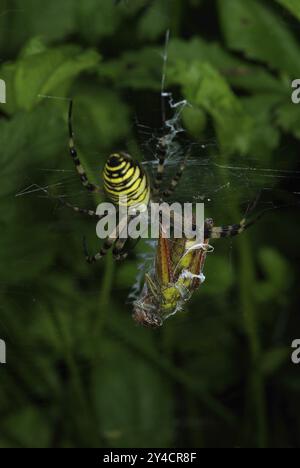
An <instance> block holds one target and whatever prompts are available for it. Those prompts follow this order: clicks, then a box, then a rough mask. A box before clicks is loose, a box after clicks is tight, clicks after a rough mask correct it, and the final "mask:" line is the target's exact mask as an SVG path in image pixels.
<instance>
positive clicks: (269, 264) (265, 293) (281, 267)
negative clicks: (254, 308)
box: [255, 247, 293, 303]
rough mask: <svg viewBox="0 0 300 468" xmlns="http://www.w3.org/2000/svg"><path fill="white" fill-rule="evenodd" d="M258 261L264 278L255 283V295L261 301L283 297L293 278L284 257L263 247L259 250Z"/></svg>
mask: <svg viewBox="0 0 300 468" xmlns="http://www.w3.org/2000/svg"><path fill="white" fill-rule="evenodd" d="M259 261H260V264H261V267H262V269H263V272H264V275H265V280H264V281H260V282H258V283H257V284H256V285H255V295H256V297H257V299H258V300H259V301H261V302H267V301H272V300H276V301H278V302H279V303H280V302H282V300H283V299H284V293H286V291H287V290H288V289H289V287H290V286H291V284H292V281H293V278H292V275H291V271H290V268H289V265H288V263H287V261H286V260H285V258H283V257H282V255H281V254H280V253H279V252H277V251H276V250H274V249H272V248H269V247H264V248H261V249H260V251H259Z"/></svg>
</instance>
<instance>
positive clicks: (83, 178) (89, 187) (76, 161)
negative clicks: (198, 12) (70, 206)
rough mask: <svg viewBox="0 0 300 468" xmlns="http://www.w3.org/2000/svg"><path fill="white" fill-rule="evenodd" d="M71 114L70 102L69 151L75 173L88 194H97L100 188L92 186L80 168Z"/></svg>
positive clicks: (81, 167) (82, 168)
mask: <svg viewBox="0 0 300 468" xmlns="http://www.w3.org/2000/svg"><path fill="white" fill-rule="evenodd" d="M72 113H73V101H70V106H69V114H68V128H69V151H70V155H71V158H72V160H73V162H74V164H75V168H76V171H77V173H78V175H79V178H80V180H81V183H82V185H83V186H84V187H85V188H86V189H87V190H88V191H89V192H99V191H100V188H99V187H98V186H97V185H95V184H92V183H91V182H90V181H89V180H88V177H87V174H86V172H85V170H84V167H83V166H82V164H81V162H80V159H79V156H78V153H77V150H76V147H75V143H74V132H73V125H72Z"/></svg>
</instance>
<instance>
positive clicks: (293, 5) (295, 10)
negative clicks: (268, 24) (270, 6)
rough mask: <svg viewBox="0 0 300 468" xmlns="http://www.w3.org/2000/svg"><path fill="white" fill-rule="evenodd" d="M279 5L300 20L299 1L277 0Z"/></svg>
mask: <svg viewBox="0 0 300 468" xmlns="http://www.w3.org/2000/svg"><path fill="white" fill-rule="evenodd" d="M275 1H276V2H277V3H279V4H280V5H282V6H283V7H285V8H287V10H289V11H290V12H291V13H292V14H293V15H295V16H296V18H298V19H300V4H299V1H298V0H275Z"/></svg>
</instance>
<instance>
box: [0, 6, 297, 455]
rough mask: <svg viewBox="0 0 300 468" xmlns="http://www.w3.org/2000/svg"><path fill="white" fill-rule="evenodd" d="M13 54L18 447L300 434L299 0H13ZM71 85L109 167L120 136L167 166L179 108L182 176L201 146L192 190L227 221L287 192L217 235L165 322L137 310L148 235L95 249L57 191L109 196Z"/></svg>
mask: <svg viewBox="0 0 300 468" xmlns="http://www.w3.org/2000/svg"><path fill="white" fill-rule="evenodd" d="M167 31H169V34H170V40H169V41H167V43H166V35H167ZM0 52H1V53H0V60H1V66H0V78H1V79H2V80H5V82H6V92H7V96H6V100H7V102H6V104H2V105H1V109H0V112H1V115H0V142H1V156H0V164H1V174H2V177H1V185H0V203H1V210H0V218H1V219H0V224H1V243H0V293H1V302H0V338H1V339H3V340H5V342H6V347H7V363H6V365H0V382H1V385H0V446H1V447H178V448H181V447H186V448H187V447H299V446H300V440H299V434H300V406H299V401H300V400H299V390H300V367H297V366H296V365H295V364H292V362H291V351H292V349H291V343H292V341H293V340H294V339H295V338H300V320H299V286H298V284H299V280H300V274H299V261H300V257H299V237H300V224H299V222H298V221H297V220H298V219H299V210H298V206H297V205H298V202H299V193H300V181H299V177H300V172H299V171H300V168H299V154H298V152H299V138H300V107H299V106H297V105H295V104H292V102H291V94H292V88H291V82H292V80H294V79H297V78H300V5H299V2H297V1H296V0H295V1H291V0H269V1H267V0H259V1H258V0H248V1H242V0H222V1H221V0H219V1H217V0H185V1H184V0H172V1H171V0H170V1H168V0H164V1H163V0H153V1H146V0H127V1H126V0H124V1H113V0H101V1H100V0H84V1H83V0H80V1H78V0H77V1H75V0H51V2H46V3H45V2H42V1H41V0H27V1H26V2H23V1H21V0H1V2H0ZM162 85H163V89H165V90H167V91H168V92H171V93H172V95H170V96H169V97H168V98H166V99H165V100H164V102H165V108H166V117H165V118H164V115H163V112H162V105H161V102H162V99H161V90H162ZM69 98H73V100H74V131H75V136H76V144H77V147H78V150H79V153H80V157H81V159H82V162H83V164H84V166H85V168H86V170H87V172H88V174H89V176H90V178H91V180H92V181H94V182H98V183H99V184H101V170H102V168H103V165H104V163H105V160H106V158H107V156H108V155H109V154H110V153H111V152H113V151H116V150H118V149H124V150H127V151H128V152H130V153H131V154H132V155H133V156H134V157H135V158H137V159H139V160H140V161H143V163H144V164H145V167H146V168H148V169H149V172H150V173H151V170H152V169H153V167H155V154H154V151H153V148H154V146H155V142H156V141H157V138H159V136H161V135H162V134H163V132H164V131H165V130H166V126H165V125H164V123H165V120H166V119H167V120H169V121H170V120H171V123H172V125H173V130H171V131H173V132H174V131H175V132H177V131H178V132H179V133H178V135H177V136H176V141H177V142H178V143H177V144H178V152H176V151H175V153H174V154H173V155H172V157H170V158H169V160H168V163H167V169H168V170H167V175H169V176H171V175H172V174H173V172H174V167H175V170H176V165H177V163H178V161H179V160H180V158H181V157H182V155H183V154H184V153H185V151H187V150H191V158H190V162H189V164H188V170H187V172H186V174H185V175H184V177H183V179H182V183H181V185H180V188H179V192H177V194H176V195H174V199H176V200H177V199H179V200H182V201H183V200H187V199H188V200H190V201H199V200H201V201H204V202H205V209H206V214H207V215H208V216H213V218H214V220H215V223H216V224H217V225H220V224H230V223H235V222H238V221H239V219H240V218H241V217H242V216H243V214H244V213H245V211H246V210H247V208H248V207H249V204H251V203H252V202H253V200H254V199H255V198H256V197H257V195H258V194H260V198H259V202H258V204H257V206H256V208H255V212H256V213H257V214H259V213H260V212H261V211H263V210H265V209H267V210H269V211H268V213H267V214H266V215H265V216H264V217H263V218H262V219H260V220H259V221H258V222H257V223H256V225H254V226H253V227H252V228H251V229H249V231H247V233H245V234H243V235H241V236H239V237H238V238H235V239H231V240H218V241H216V242H215V243H214V247H215V251H214V253H212V254H210V255H209V257H208V259H207V262H206V266H205V276H206V281H205V283H204V284H203V285H202V286H201V288H200V289H199V291H197V292H196V293H195V294H194V296H193V298H192V300H191V301H190V302H189V304H188V305H187V308H186V310H185V311H184V312H180V313H178V314H177V315H176V316H174V317H171V318H170V319H169V320H168V321H166V322H165V324H164V326H163V327H162V328H161V329H159V330H148V329H142V328H140V327H138V326H137V325H136V324H135V323H134V322H133V320H132V318H131V313H132V304H131V303H130V297H131V296H130V294H131V295H132V293H136V292H137V291H138V285H139V280H140V281H142V280H143V273H144V270H145V268H146V266H145V265H144V263H145V261H144V256H145V253H146V252H148V255H149V256H151V249H150V250H149V246H148V245H147V243H146V242H141V243H140V244H139V245H138V247H137V248H136V249H135V250H134V251H132V252H131V253H130V256H129V258H128V259H127V260H126V261H125V262H123V263H116V262H114V261H113V260H112V257H111V255H108V256H107V257H106V258H105V259H104V260H103V261H102V262H99V264H97V265H93V266H90V265H87V264H86V262H85V259H84V255H83V249H82V238H83V236H84V235H85V236H86V237H87V239H88V243H89V247H90V250H91V251H93V252H96V251H97V250H98V249H99V240H98V239H97V237H96V233H95V222H94V221H93V220H91V219H85V218H82V217H81V216H79V215H77V214H76V213H73V212H72V211H70V210H68V209H66V208H64V207H62V206H61V205H60V204H59V203H58V202H57V200H55V196H56V195H57V194H59V195H61V196H64V197H66V200H68V201H69V202H71V203H74V204H77V205H79V206H81V207H86V208H94V207H95V206H96V205H97V203H98V202H99V201H101V196H100V197H98V198H96V197H95V196H94V195H91V194H88V193H86V192H85V190H84V188H83V187H82V186H81V184H80V181H79V179H78V177H77V175H76V173H75V171H74V168H73V165H72V161H71V160H70V156H69V154H68V133H67V112H68V105H69V102H68V99H69ZM183 100H186V101H187V102H188V103H187V104H181V105H179V106H176V103H178V102H180V101H183ZM168 128H169V129H170V126H169V127H168ZM177 137H178V138H177ZM152 254H153V253H152Z"/></svg>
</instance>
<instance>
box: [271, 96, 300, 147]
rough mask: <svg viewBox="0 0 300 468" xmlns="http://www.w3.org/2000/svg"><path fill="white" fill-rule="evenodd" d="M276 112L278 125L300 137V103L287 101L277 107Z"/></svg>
mask: <svg viewBox="0 0 300 468" xmlns="http://www.w3.org/2000/svg"><path fill="white" fill-rule="evenodd" d="M276 114H277V122H278V125H280V127H281V128H282V129H283V130H284V131H285V132H288V133H292V134H293V135H294V136H295V137H296V138H298V139H300V105H298V104H293V103H292V102H288V101H287V102H286V103H284V104H282V105H281V106H280V107H279V108H278V109H277V112H276Z"/></svg>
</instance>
